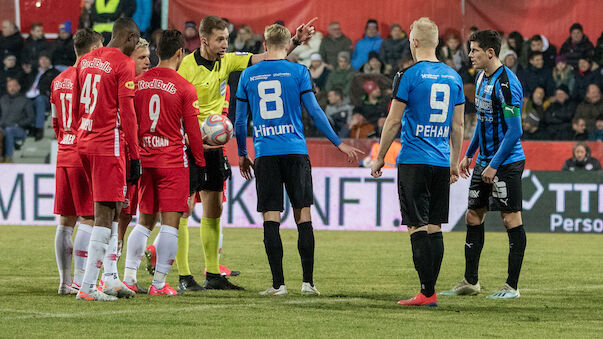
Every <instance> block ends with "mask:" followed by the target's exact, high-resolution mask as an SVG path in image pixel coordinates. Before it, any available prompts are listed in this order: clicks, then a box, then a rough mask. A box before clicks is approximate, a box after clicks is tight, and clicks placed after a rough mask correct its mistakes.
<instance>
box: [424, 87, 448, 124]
mask: <svg viewBox="0 0 603 339" xmlns="http://www.w3.org/2000/svg"><path fill="white" fill-rule="evenodd" d="M438 93H443V94H444V97H443V98H442V100H438V99H437V98H438ZM449 104H450V86H448V85H447V84H433V85H431V95H430V97H429V105H430V106H431V109H435V110H440V111H441V112H440V113H432V114H431V115H430V116H429V122H445V121H446V119H447V118H448V106H449Z"/></svg>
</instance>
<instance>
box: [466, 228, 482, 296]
mask: <svg viewBox="0 0 603 339" xmlns="http://www.w3.org/2000/svg"><path fill="white" fill-rule="evenodd" d="M483 247H484V224H483V223H482V224H481V225H477V226H470V225H467V236H466V238H465V280H467V282H468V283H470V284H472V285H475V284H477V281H478V277H477V271H478V269H479V257H480V255H481V254H482V248H483Z"/></svg>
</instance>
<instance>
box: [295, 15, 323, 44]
mask: <svg viewBox="0 0 603 339" xmlns="http://www.w3.org/2000/svg"><path fill="white" fill-rule="evenodd" d="M316 20H318V17H314V18H312V19H311V20H310V21H308V22H307V23H305V24H302V25H300V26H299V27H297V30H295V39H297V41H299V42H301V43H302V44H303V43H304V42H306V41H308V40H310V39H311V38H312V35H314V25H312V23H314V21H316Z"/></svg>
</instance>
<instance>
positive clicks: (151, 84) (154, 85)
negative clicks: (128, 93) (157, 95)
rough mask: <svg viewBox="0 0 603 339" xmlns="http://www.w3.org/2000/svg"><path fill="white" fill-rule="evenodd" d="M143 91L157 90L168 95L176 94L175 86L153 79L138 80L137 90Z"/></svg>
mask: <svg viewBox="0 0 603 339" xmlns="http://www.w3.org/2000/svg"><path fill="white" fill-rule="evenodd" d="M143 89H159V90H162V91H166V92H168V93H170V94H176V85H174V84H173V83H171V82H168V83H165V82H163V80H161V79H153V80H151V81H144V80H138V90H139V91H141V90H143Z"/></svg>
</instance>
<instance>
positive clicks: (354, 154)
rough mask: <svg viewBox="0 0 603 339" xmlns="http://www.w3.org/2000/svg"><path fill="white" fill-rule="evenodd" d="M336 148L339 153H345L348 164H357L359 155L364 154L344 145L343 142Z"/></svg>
mask: <svg viewBox="0 0 603 339" xmlns="http://www.w3.org/2000/svg"><path fill="white" fill-rule="evenodd" d="M337 148H339V150H340V151H341V152H343V153H345V155H347V156H348V162H349V163H356V164H358V156H360V155H361V154H364V152H362V151H361V150H359V149H357V148H356V147H352V146H350V145H348V144H344V143H343V142H342V143H341V144H339V146H337Z"/></svg>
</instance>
